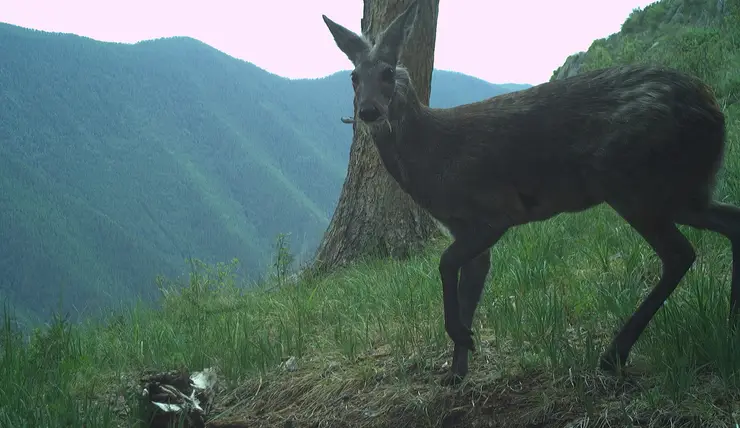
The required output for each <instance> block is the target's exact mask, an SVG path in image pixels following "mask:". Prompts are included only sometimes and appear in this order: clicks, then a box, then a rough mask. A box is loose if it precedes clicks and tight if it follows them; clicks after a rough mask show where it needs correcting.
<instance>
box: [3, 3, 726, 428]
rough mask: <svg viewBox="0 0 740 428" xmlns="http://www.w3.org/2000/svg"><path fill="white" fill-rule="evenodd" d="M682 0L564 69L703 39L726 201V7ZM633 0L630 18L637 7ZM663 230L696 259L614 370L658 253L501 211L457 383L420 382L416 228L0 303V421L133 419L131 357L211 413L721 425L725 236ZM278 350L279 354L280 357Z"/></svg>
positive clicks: (604, 225)
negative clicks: (388, 245)
mask: <svg viewBox="0 0 740 428" xmlns="http://www.w3.org/2000/svg"><path fill="white" fill-rule="evenodd" d="M684 3H685V4H687V5H690V6H691V7H692V8H693V9H690V10H692V11H694V12H692V14H689V13H688V12H687V10H689V9H682V10H683V12H682V13H683V15H682V16H684V17H686V16H688V17H686V18H682V20H681V21H678V22H673V23H671V21H670V20H668V21H665V22H661V23H659V24H658V25H657V26H651V27H645V28H642V27H640V29H638V30H639V31H637V32H636V33H632V32H631V31H633V30H629V28H630V27H629V25H627V26H626V28H627V29H628V31H626V32H623V33H620V34H617V35H614V36H612V37H610V38H608V39H606V40H601V41H596V42H594V46H592V48H591V49H590V50H589V52H587V53H585V54H583V55H580V56H578V57H575V58H579V59H578V61H582V63H580V64H576V65H577V67H576V68H580V67H583V68H587V67H591V66H593V65H589V64H593V63H595V62H596V61H597V60H598V58H599V55H602V54H603V53H604V52H606V53H608V54H609V55H610V56H611V61H613V62H615V63H616V62H619V61H621V60H620V58H622V57H620V56H619V52H626V51H627V49H629V48H628V46H630V43H637V41H638V40H643V41H646V42H649V41H650V40H661V44H659V45H656V46H655V47H654V48H652V49H645V50H642V49H640V50H638V53H639V56H640V60H641V61H645V62H652V61H655V62H668V61H670V62H671V63H673V64H678V65H681V66H685V67H688V65H687V64H690V63H691V61H692V60H693V58H696V56H698V55H704V54H706V55H707V58H711V57H712V56H710V54H711V55H714V54H716V53H717V52H720V53H721V56H720V57H717V58H720V59H718V60H717V61H716V62H712V63H710V64H711V67H712V68H710V69H707V70H706V72H707V73H708V74H707V76H714V77H711V78H710V79H709V81H710V83H711V84H712V85H713V87H714V88H715V90H716V91H717V94H718V96H719V97H720V99H721V100H722V103H723V105H724V108H725V113H726V114H727V124H728V141H727V143H728V144H727V146H728V151H727V155H726V160H725V165H724V167H723V169H722V171H721V176H720V183H719V187H718V189H717V194H716V198H717V199H720V200H724V201H727V202H733V203H735V204H740V150H739V147H740V104H738V103H737V102H735V101H733V100H734V98H733V94H734V90H733V89H732V88H733V86H732V83H731V82H733V81H734V80H735V79H737V78H738V73H739V71H738V70H740V68H738V67H737V66H736V64H737V61H738V55H739V54H740V37H738V33H737V30H738V29H740V19H738V18H739V17H740V15H737V14H733V13H725V12H722V13H721V14H720V15H718V16H720V17H721V19H719V18H712V16H713V15H711V13H710V12H707V11H711V10H712V9H710V8H711V7H712V6H711V4H710V2H708V1H707V2H706V4H705V6H704V7H705V8H706V9H702V7H700V5H698V3H697V2H696V1H693V2H683V3H681V4H684ZM712 3H716V2H714V1H713V2H712ZM660 4H663V5H664V6H665V7H666V8H668V7H675V5H676V4H677V3H675V2H671V1H668V0H664V1H663V3H659V5H660ZM725 4H730V2H726V3H725ZM653 7H655V6H651V8H653ZM651 8H648V9H646V10H645V11H638V12H635V14H633V16H632V17H630V20H633V19H637V20H638V22H639V19H646V18H640V16H642V15H643V14H644V15H645V16H648V15H647V14H648V13H649V12H650V10H652V9H651ZM703 11H704V12H703ZM712 13H714V12H712ZM672 16H676V14H673V15H672ZM666 19H667V18H666ZM628 22H631V21H628ZM669 31H672V32H674V33H672V34H673V35H674V36H678V35H681V34H683V35H684V36H685V37H688V40H694V41H693V42H691V43H687V44H676V45H673V44H672V43H679V42H678V41H681V40H684V41H686V40H687V39H684V38H682V37H683V36H681V37H674V38H665V37H664V32H669ZM699 34H704V35H707V34H711V35H712V36H711V37H712V38H713V39H712V38H710V40H714V41H716V42H717V43H707V39H706V38H703V37H704V36H699ZM694 37H696V39H694ZM682 43H683V42H682ZM651 46H652V45H651ZM659 46H663V47H662V48H660V49H657V47H659ZM600 48H603V49H602V50H600ZM663 49H664V50H663ZM713 52H714V53H713ZM669 53H670V55H669ZM636 55H637V54H636ZM627 60H629V61H632V60H634V58H632V59H629V58H628V59H625V61H627ZM570 61H572V60H570ZM570 65H571V66H573V64H570ZM728 82H729V83H728ZM682 229H683V230H684V231H685V232H686V234H687V236H688V237H689V239H690V240H691V241H692V243H693V244H694V245H695V247H696V250H697V254H698V259H697V262H696V264H695V265H694V267H693V268H692V269H691V270H690V271H689V273H688V275H687V277H686V278H685V279H684V281H683V282H682V283H681V285H680V286H679V288H678V289H677V291H676V292H675V293H674V294H673V296H672V297H671V299H670V300H669V301H668V302H667V303H666V304H665V305H664V306H663V308H661V310H660V311H659V312H658V314H657V316H656V317H655V319H654V320H653V322H652V323H651V325H650V326H649V328H648V329H647V330H646V331H645V332H644V333H643V335H642V337H641V339H640V341H639V342H638V343H637V345H636V347H635V349H634V351H633V353H632V355H631V360H630V366H631V367H630V369H629V371H628V373H627V374H626V375H625V376H623V377H613V376H607V375H605V374H604V373H602V372H600V371H599V370H597V369H596V368H595V367H596V364H597V359H598V356H599V354H600V353H601V352H602V351H603V349H604V347H605V346H606V344H607V343H608V341H609V339H610V338H611V335H612V334H613V333H614V331H615V330H616V329H617V328H618V327H619V326H620V325H621V323H622V321H623V320H624V319H625V318H626V317H627V316H629V315H630V314H631V313H632V311H633V310H634V309H635V307H636V305H637V304H638V302H639V301H640V300H641V299H642V298H643V297H644V296H645V294H646V293H647V286H648V284H646V282H645V281H649V282H651V281H654V280H655V279H656V278H657V276H658V274H659V272H660V265H659V263H658V261H657V260H656V258H655V257H654V255H653V252H652V251H651V250H650V249H649V247H648V246H647V244H646V243H645V242H644V241H643V240H642V239H641V238H640V237H639V236H638V235H637V234H636V233H635V232H634V231H632V230H631V229H630V227H629V226H628V225H627V224H626V223H625V222H624V221H623V220H621V219H620V218H619V217H618V216H617V215H616V214H614V213H613V212H612V211H611V210H609V209H607V208H599V209H595V210H592V211H589V212H585V213H580V214H571V215H563V216H559V217H556V218H554V219H551V220H550V221H547V222H542V223H538V224H531V225H527V226H524V227H520V228H518V229H516V230H513V231H511V232H510V233H509V234H507V235H506V236H505V237H504V238H503V239H502V240H501V242H500V243H499V244H498V245H497V246H496V247H495V249H494V251H493V254H492V272H491V277H490V279H489V285H488V287H487V290H486V293H485V294H484V298H483V301H482V302H481V306H480V307H479V311H478V313H477V317H476V320H475V325H474V330H475V332H476V338H477V339H478V340H479V345H478V347H479V352H478V353H476V354H474V355H473V356H472V362H471V374H470V376H469V378H468V379H467V381H466V382H465V383H464V384H463V385H462V386H460V387H459V388H444V387H441V386H439V384H438V379H439V377H440V373H442V372H443V371H444V370H445V369H446V364H448V363H449V360H450V355H451V354H450V352H451V345H450V343H449V340H448V339H447V337H446V334H445V332H444V328H443V323H442V307H441V305H442V302H441V292H440V285H439V279H438V271H437V260H438V257H439V254H440V252H441V250H442V248H443V246H444V245H445V244H446V242H434V243H431V244H430V247H429V249H428V251H426V252H424V253H423V254H419V255H418V256H416V257H415V258H413V259H412V260H410V261H407V262H403V263H400V262H392V261H387V260H376V261H368V262H365V263H362V264H357V265H355V266H351V267H349V268H347V269H344V270H341V271H338V272H335V273H333V274H332V275H329V276H326V277H322V278H306V279H304V280H302V281H301V282H298V283H290V284H268V285H266V288H264V289H263V288H260V289H257V290H254V291H253V292H250V293H247V294H244V293H243V292H242V291H241V290H240V289H239V288H238V287H237V286H236V284H235V280H234V279H233V277H232V275H231V272H233V269H234V267H233V266H231V265H219V266H215V267H214V266H211V267H209V266H198V269H197V270H196V271H194V273H193V274H192V275H191V276H190V278H189V281H187V282H185V283H171V284H167V288H168V289H169V290H170V292H169V293H167V294H166V296H165V298H164V300H163V305H162V308H161V309H160V310H157V311H154V310H150V309H146V308H136V309H133V310H129V311H124V312H122V313H120V314H119V315H117V316H115V317H111V318H109V319H108V321H107V322H106V323H103V324H101V323H97V322H90V323H89V324H86V325H82V326H72V325H69V324H66V323H64V322H61V321H60V322H57V323H55V324H53V325H52V326H51V327H50V328H48V329H44V330H40V331H38V332H37V333H36V334H35V335H34V336H33V337H32V338H24V337H22V336H21V335H20V334H17V333H16V331H15V329H14V328H13V322H12V320H11V319H7V320H6V322H5V329H4V330H3V331H2V334H0V379H3V382H0V426H14V427H26V426H29V427H30V426H51V427H56V426H87V427H111V426H142V427H143V426H148V425H147V423H145V422H137V418H138V417H139V416H138V413H137V411H138V404H137V403H138V402H137V396H138V395H137V394H138V393H139V392H140V390H139V389H137V387H138V383H137V382H138V379H139V376H140V374H141V373H142V372H145V371H147V370H157V371H165V370H170V369H176V368H186V369H188V370H193V371H195V370H201V369H203V368H205V367H216V368H217V370H218V373H219V376H220V379H221V388H220V389H219V390H218V392H217V394H216V399H215V407H214V408H213V409H212V410H211V412H210V425H209V426H212V427H217V426H219V427H227V426H228V427H232V428H235V427H274V426H283V427H286V426H290V427H309V426H330V427H350V426H351V427H386V426H406V427H427V426H434V427H474V428H475V427H484V426H485V427H488V426H496V427H608V426H612V427H625V426H632V427H636V426H639V427H667V426H673V427H734V426H736V425H737V424H738V423H740V404H738V403H740V359H738V358H737V355H738V352H740V333H737V334H732V333H729V332H728V329H727V325H726V317H727V313H728V309H729V303H728V300H729V299H728V297H729V281H730V273H731V266H730V251H729V245H728V243H727V242H726V240H724V239H723V238H721V237H720V236H718V235H716V234H712V233H709V232H704V233H702V232H698V231H695V230H692V229H689V228H682ZM291 356H293V357H296V359H297V365H296V367H295V370H293V369H291V370H285V369H283V368H281V367H280V365H279V364H280V363H281V362H282V361H285V360H286V359H288V357H291Z"/></svg>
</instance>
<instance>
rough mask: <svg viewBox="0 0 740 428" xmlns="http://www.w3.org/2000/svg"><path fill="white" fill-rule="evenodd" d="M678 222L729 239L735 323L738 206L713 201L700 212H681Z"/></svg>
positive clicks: (738, 311)
mask: <svg viewBox="0 0 740 428" xmlns="http://www.w3.org/2000/svg"><path fill="white" fill-rule="evenodd" d="M678 222H679V223H681V224H685V225H687V226H691V227H695V228H697V229H707V230H711V231H713V232H717V233H719V234H721V235H723V236H725V237H726V238H727V239H729V240H730V244H731V246H732V283H731V284H732V285H731V286H730V321H731V322H732V323H733V324H735V323H737V321H738V318H739V317H738V315H740V208H738V207H736V206H733V205H728V204H721V203H716V202H715V203H712V204H710V205H709V207H707V208H706V209H705V210H703V211H701V212H692V213H683V214H681V216H680V217H679V219H678Z"/></svg>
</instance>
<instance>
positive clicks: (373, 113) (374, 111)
mask: <svg viewBox="0 0 740 428" xmlns="http://www.w3.org/2000/svg"><path fill="white" fill-rule="evenodd" d="M357 115H358V116H360V119H361V120H362V121H363V122H375V121H376V120H378V118H379V117H380V111H379V110H378V108H377V107H375V106H363V107H360V111H359V112H357Z"/></svg>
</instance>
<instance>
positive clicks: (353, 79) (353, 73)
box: [350, 71, 357, 86]
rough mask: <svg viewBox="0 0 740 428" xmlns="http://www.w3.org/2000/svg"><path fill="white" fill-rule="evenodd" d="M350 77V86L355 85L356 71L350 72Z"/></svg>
mask: <svg viewBox="0 0 740 428" xmlns="http://www.w3.org/2000/svg"><path fill="white" fill-rule="evenodd" d="M350 78H351V79H352V86H357V73H355V72H354V71H353V72H352V74H350Z"/></svg>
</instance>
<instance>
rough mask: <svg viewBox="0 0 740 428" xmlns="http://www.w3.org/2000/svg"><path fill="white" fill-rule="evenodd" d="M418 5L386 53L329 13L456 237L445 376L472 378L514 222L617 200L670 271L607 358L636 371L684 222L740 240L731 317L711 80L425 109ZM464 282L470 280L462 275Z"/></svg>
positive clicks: (570, 90) (414, 180) (735, 230)
mask: <svg viewBox="0 0 740 428" xmlns="http://www.w3.org/2000/svg"><path fill="white" fill-rule="evenodd" d="M416 10H417V6H416V3H413V4H412V5H411V6H410V7H409V8H408V9H407V10H406V11H405V12H403V13H402V14H401V15H400V16H399V17H397V18H396V19H395V20H394V21H393V22H392V23H391V24H390V26H389V27H388V28H387V29H386V30H385V31H384V32H383V33H382V34H381V35H380V36H379V37H378V39H377V42H376V44H375V45H371V44H370V43H369V42H368V41H367V39H366V38H364V37H362V36H359V35H357V34H355V33H353V32H351V31H350V30H348V29H346V28H344V27H342V26H340V25H339V24H336V23H334V22H333V21H331V20H330V19H328V18H327V17H326V16H324V21H325V23H326V25H327V26H328V27H329V30H330V31H331V33H332V35H333V37H334V40H335V41H336V44H337V46H338V47H339V48H340V49H341V50H342V51H343V52H344V53H345V54H346V55H347V57H348V58H349V59H350V60H351V61H352V63H353V64H354V66H355V69H354V70H353V72H352V84H353V87H354V89H355V97H354V104H355V109H356V112H358V114H356V120H357V126H367V127H369V130H370V132H371V135H372V137H373V140H374V143H375V145H376V147H377V149H378V152H379V154H380V157H381V159H382V162H383V165H384V166H385V168H386V169H387V170H388V172H389V173H390V174H391V175H392V176H393V178H394V179H395V180H396V181H397V182H398V183H399V185H400V186H401V187H402V188H403V190H404V191H405V192H407V193H408V194H409V195H410V196H411V197H412V198H413V199H414V200H415V201H416V202H417V203H418V204H419V205H420V206H421V207H423V208H424V209H426V210H427V211H428V212H429V213H430V214H431V215H432V216H434V217H435V218H436V219H438V220H439V221H440V222H442V223H443V224H444V225H445V226H446V227H447V228H448V229H449V231H450V232H451V234H452V235H453V237H454V241H453V243H452V244H451V245H450V246H449V247H448V248H447V249H446V250H445V251H444V253H443V254H442V257H441V259H440V265H439V271H440V276H441V280H442V288H443V301H444V319H445V329H446V331H447V333H448V335H449V336H450V338H451V339H452V341H453V342H454V343H455V351H454V356H453V364H452V368H451V372H450V374H449V375H448V376H447V377H446V378H445V380H444V382H446V383H454V382H456V381H458V380H460V379H461V378H463V377H464V376H465V375H466V374H467V371H468V350H471V351H475V347H474V344H473V340H472V333H471V331H470V328H471V323H472V319H473V315H474V313H475V310H476V306H477V305H478V301H479V299H480V295H481V292H482V289H483V287H484V283H485V277H486V275H487V273H488V270H489V268H490V259H489V257H490V247H491V246H493V245H494V244H495V243H496V242H497V241H498V240H499V238H500V237H501V236H502V235H503V234H504V233H505V232H506V231H507V230H508V229H510V228H511V227H514V226H517V225H521V224H525V223H529V222H533V221H541V220H546V219H548V218H550V217H552V216H555V215H557V214H560V213H563V212H578V211H583V210H586V209H589V208H591V207H594V206H596V205H599V204H602V203H606V204H608V205H610V206H611V207H612V208H613V209H614V210H616V212H617V213H619V214H620V215H621V216H622V217H623V218H624V219H625V220H626V221H627V222H629V224H630V225H631V226H632V227H633V228H634V229H635V230H636V231H637V232H638V233H639V234H640V235H641V236H642V237H643V238H644V239H645V240H646V241H647V242H648V243H649V244H650V245H651V246H652V248H653V249H654V250H655V252H656V253H657V255H658V256H659V257H660V259H661V261H662V264H663V274H662V277H661V279H660V281H659V282H658V284H657V285H656V286H655V287H654V288H653V290H652V292H651V293H650V294H649V295H648V297H647V298H646V299H645V300H644V302H643V303H642V304H641V305H640V307H639V308H638V309H637V310H636V311H635V313H634V314H633V315H632V317H631V318H630V319H629V320H628V321H627V322H626V323H625V325H624V326H623V328H622V329H621V331H620V332H619V333H618V334H617V335H616V336H615V338H614V339H613V341H612V343H611V345H610V346H609V349H608V350H607V351H606V352H605V353H604V354H603V355H602V358H601V367H602V368H604V369H607V370H614V369H615V368H616V367H617V366H618V365H620V364H623V363H624V362H625V361H626V360H627V357H628V355H629V352H630V350H631V348H632V346H633V345H634V343H635V341H637V339H638V337H639V336H640V334H641V333H642V331H643V330H644V328H645V327H646V326H647V325H648V323H649V322H650V320H651V319H652V317H653V315H654V314H655V313H656V311H657V310H658V309H659V308H660V306H661V305H662V303H663V302H664V301H665V299H666V298H667V297H668V296H669V295H670V294H671V293H672V292H673V290H674V289H675V288H676V286H677V285H678V283H679V282H680V280H681V279H682V278H683V276H684V275H685V273H686V272H687V271H688V269H689V268H690V267H691V266H692V264H693V262H694V259H695V253H694V249H693V247H692V245H691V244H690V243H689V241H688V240H687V239H686V238H685V237H684V235H683V234H681V232H680V231H679V230H678V228H677V226H676V224H685V225H690V226H693V227H696V228H700V229H709V230H713V231H716V232H719V233H721V234H723V235H725V236H726V237H728V238H729V239H730V241H731V243H732V249H733V278H732V288H731V290H732V291H731V312H732V313H733V314H734V313H736V312H737V309H738V303H739V300H740V274H738V272H739V271H740V269H738V266H740V210H739V209H738V208H736V207H734V206H730V205H725V204H718V203H715V202H713V201H712V199H711V196H712V192H713V189H714V184H715V176H716V174H717V171H718V169H719V168H720V166H721V164H722V159H723V154H724V148H725V147H724V145H725V119H724V115H723V113H722V111H721V109H720V107H719V105H718V104H717V102H716V100H715V98H714V96H713V95H712V91H711V89H710V88H709V87H707V86H706V85H705V84H704V83H702V82H701V81H699V80H698V79H696V78H694V77H691V76H688V75H685V74H681V73H679V72H677V71H674V70H671V69H666V68H660V67H652V66H620V67H613V68H608V69H602V70H596V71H590V72H586V73H583V74H581V75H578V76H575V77H571V78H568V79H564V80H558V81H553V82H548V83H544V84H541V85H538V86H535V87H532V88H529V89H526V90H522V91H518V92H514V93H507V94H503V95H499V96H496V97H493V98H489V99H486V100H483V101H480V102H475V103H471V104H465V105H461V106H457V107H454V108H447V109H438V108H429V107H427V106H425V105H423V104H422V103H421V102H420V101H419V99H418V97H417V96H416V92H415V91H414V88H413V85H412V84H411V81H410V78H409V74H408V72H407V71H406V70H405V69H404V68H403V66H402V65H401V64H399V57H400V54H401V52H402V48H403V41H404V40H405V39H406V37H408V34H409V33H410V32H411V31H412V29H413V22H414V20H415V16H416ZM458 274H460V279H459V281H458Z"/></svg>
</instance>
